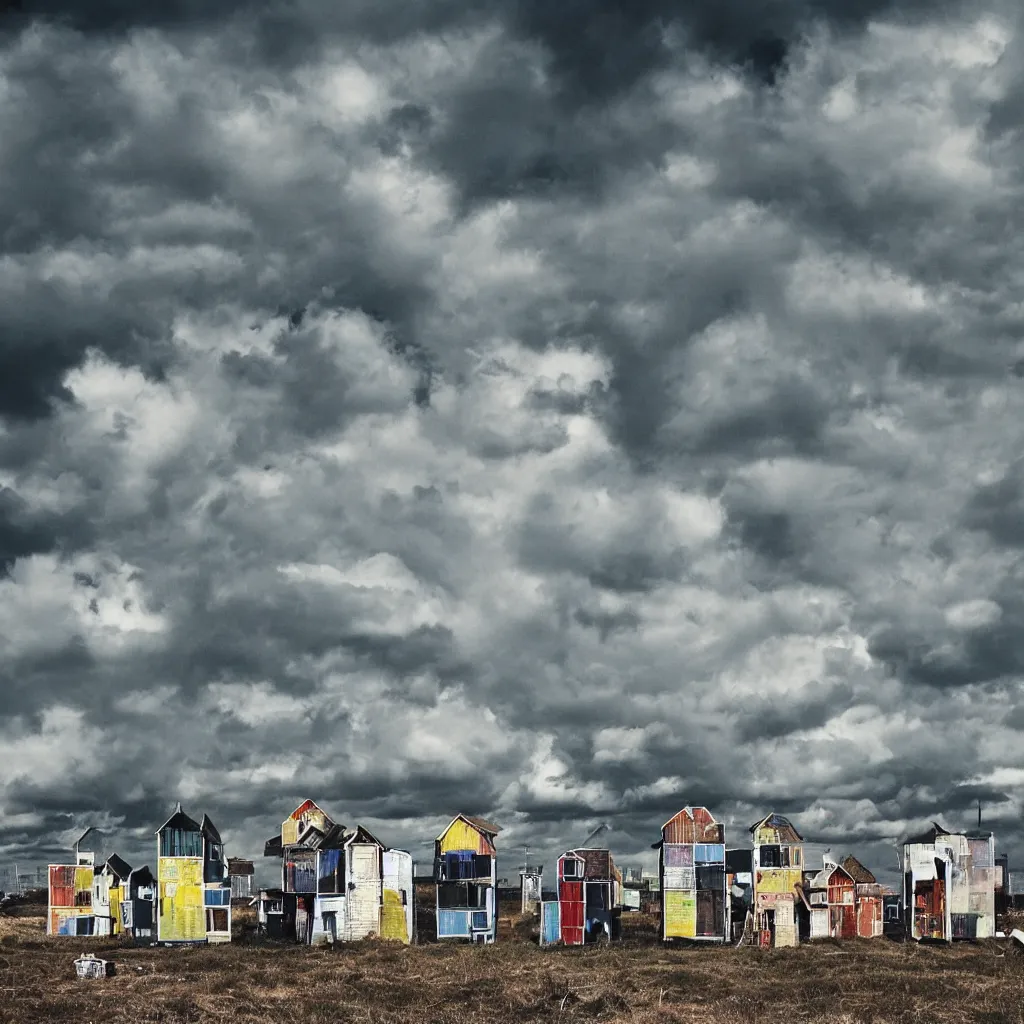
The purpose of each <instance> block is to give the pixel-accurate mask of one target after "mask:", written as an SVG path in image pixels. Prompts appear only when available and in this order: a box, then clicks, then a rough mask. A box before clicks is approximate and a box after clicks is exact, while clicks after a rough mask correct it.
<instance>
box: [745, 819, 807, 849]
mask: <svg viewBox="0 0 1024 1024" xmlns="http://www.w3.org/2000/svg"><path fill="white" fill-rule="evenodd" d="M759 828H772V829H775V831H776V832H778V834H779V840H780V841H781V842H783V843H802V842H803V841H804V837H803V836H802V835H800V833H799V832H797V830H796V829H795V828H794V827H793V823H792V822H791V821H790V820H789V818H787V817H785V816H784V815H782V814H776V813H775V812H774V811H773V812H772V813H771V814H769V815H766V816H765V817H763V818H762V819H761V820H760V821H755V822H754V824H753V825H751V826H750V828H749V829H748V831H749V832H750V834H751V835H753V834H754V833H755V832H756V831H757V830H758V829H759Z"/></svg>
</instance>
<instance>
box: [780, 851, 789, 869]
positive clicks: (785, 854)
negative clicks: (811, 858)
mask: <svg viewBox="0 0 1024 1024" xmlns="http://www.w3.org/2000/svg"><path fill="white" fill-rule="evenodd" d="M779 852H780V853H781V854H782V866H783V867H784V868H788V867H789V847H788V846H783V847H782V848H781V850H780V851H779Z"/></svg>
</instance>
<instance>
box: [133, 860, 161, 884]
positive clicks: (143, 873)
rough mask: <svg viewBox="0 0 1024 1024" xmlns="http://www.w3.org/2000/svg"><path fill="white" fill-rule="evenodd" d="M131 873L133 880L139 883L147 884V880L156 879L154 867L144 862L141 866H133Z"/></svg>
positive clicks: (153, 880)
mask: <svg viewBox="0 0 1024 1024" xmlns="http://www.w3.org/2000/svg"><path fill="white" fill-rule="evenodd" d="M131 874H132V881H133V882H134V883H135V884H137V885H145V884H146V883H147V882H155V881H156V876H155V875H154V874H153V869H152V868H151V867H150V866H149V865H148V864H143V865H142V867H141V868H133V869H132V873H131Z"/></svg>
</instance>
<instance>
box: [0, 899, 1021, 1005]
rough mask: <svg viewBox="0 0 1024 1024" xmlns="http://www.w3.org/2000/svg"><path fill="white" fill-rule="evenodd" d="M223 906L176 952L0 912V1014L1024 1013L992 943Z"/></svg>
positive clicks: (1016, 980) (1014, 966)
mask: <svg viewBox="0 0 1024 1024" xmlns="http://www.w3.org/2000/svg"><path fill="white" fill-rule="evenodd" d="M237 917H238V922H237V923H238V935H237V939H238V941H236V942H233V943H232V944H231V945H229V946H210V947H195V948H189V949H182V948H163V947H135V948H132V947H129V946H125V945H121V944H119V943H118V942H116V941H114V940H105V939H66V938H64V939H48V938H46V936H45V934H43V932H44V925H43V919H42V918H41V917H20V918H6V917H0V1021H4V1022H7V1021H10V1022H12V1024H14V1022H17V1024H34V1022H37V1021H76V1022H78V1024H101V1022H103V1024H129V1022H131V1024H139V1022H161V1024H186V1022H188V1024H192V1022H199V1021H211V1022H225V1024H227V1022H230V1024H250V1022H251V1024H256V1022H259V1024H272V1022H282V1024H284V1022H288V1024H292V1022H294V1024H299V1022H301V1024H326V1022H332V1024H333V1022H347V1021H352V1022H356V1021H358V1022H360V1024H399V1022H401V1024H406V1022H416V1024H449V1022H450V1024H455V1022H456V1021H457V1022H459V1024H468V1022H472V1021H481V1022H482V1021H487V1022H489V1024H500V1022H505V1021H510V1022H511V1021H516V1022H533V1021H537V1022H541V1021H543V1022H551V1024H554V1022H558V1024H571V1022H576V1021H609V1022H627V1021H628V1022H632V1024H648V1022H650V1024H653V1022H659V1024H673V1022H680V1021H694V1022H697V1021H700V1022H702V1024H719V1022H722V1024H725V1022H737V1021H756V1022H758V1024H772V1022H782V1021H785V1022H789V1024H795V1022H804V1021H836V1022H838V1021H846V1022H850V1021H858V1022H879V1024H884V1022H889V1021H892V1022H895V1021H907V1022H911V1021H913V1022H920V1024H945V1022H954V1021H955V1022H968V1021H970V1022H978V1024H982V1022H984V1024H1009V1022H1013V1024H1024V955H1021V954H1018V953H1016V952H1015V951H1013V950H1011V949H1008V943H1007V942H1006V941H1003V940H999V941H989V942H982V943H978V944H976V945H968V944H965V945H959V944H958V945H955V946H953V947H952V948H946V947H919V946H916V945H914V944H900V943H894V942H890V941H888V940H886V939H876V940H872V941H856V942H846V943H843V944H842V945H839V944H837V943H833V942H825V943H823V944H818V943H815V944H814V945H804V946H801V947H800V948H798V949H792V950H774V951H762V950H757V949H752V948H742V949H733V948H725V949H722V948H717V949H707V948H696V949H694V948H686V949H664V948H662V947H661V946H660V945H659V944H657V942H656V941H655V940H654V936H655V931H654V928H653V924H652V922H650V921H644V920H642V919H640V918H639V917H638V916H637V915H630V920H629V922H628V923H627V924H626V926H625V927H624V939H623V941H622V942H620V943H617V944H616V945H615V946H614V947H612V948H608V947H599V948H594V949H591V948H588V949H586V950H579V949H540V948H538V947H537V946H536V945H535V944H534V943H533V942H530V941H529V934H530V927H529V923H528V922H525V921H521V922H518V923H517V922H507V923H506V926H505V928H503V931H504V933H505V935H504V936H503V939H502V941H500V942H499V943H497V944H495V945H494V946H490V947H479V946H478V947H470V946H466V945H447V944H437V943H428V944H424V945H420V946H414V947H411V948H407V947H404V946H399V945H393V944H387V943H378V942H364V943H358V944H353V945H348V946H339V947H338V948H336V949H330V950H328V949H311V948H307V947H298V946H295V945H292V944H282V945H275V944H268V943H265V942H260V941H258V940H256V939H255V938H254V936H253V935H252V932H251V922H249V921H247V920H246V914H245V913H239V914H238V915H237ZM86 951H92V952H95V953H97V954H99V955H101V956H104V957H106V958H108V959H111V960H113V961H114V962H115V964H116V973H115V975H114V976H113V977H111V978H107V979H103V980H97V981H79V980H78V979H77V978H76V977H75V972H74V967H73V961H74V959H75V957H77V956H79V955H80V954H81V953H82V952H86Z"/></svg>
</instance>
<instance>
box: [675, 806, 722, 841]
mask: <svg viewBox="0 0 1024 1024" xmlns="http://www.w3.org/2000/svg"><path fill="white" fill-rule="evenodd" d="M661 835H662V839H663V841H664V842H666V843H689V844H690V845H692V844H694V843H724V842H725V827H724V826H723V825H721V824H720V823H719V822H717V821H716V820H715V818H714V815H713V814H712V813H711V812H710V811H709V810H708V809H707V808H706V807H684V808H683V809H682V810H681V811H679V812H678V813H677V814H676V815H674V816H673V817H672V818H671V819H670V820H669V821H667V822H666V823H665V825H664V827H663V828H662V830H661Z"/></svg>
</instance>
